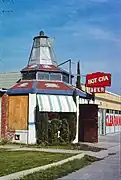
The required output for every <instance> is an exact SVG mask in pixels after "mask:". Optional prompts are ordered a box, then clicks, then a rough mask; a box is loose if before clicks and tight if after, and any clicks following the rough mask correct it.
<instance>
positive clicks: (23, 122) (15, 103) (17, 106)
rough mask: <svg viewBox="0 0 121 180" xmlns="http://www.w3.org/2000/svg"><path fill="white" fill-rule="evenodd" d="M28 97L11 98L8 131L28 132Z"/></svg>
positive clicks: (9, 101)
mask: <svg viewBox="0 0 121 180" xmlns="http://www.w3.org/2000/svg"><path fill="white" fill-rule="evenodd" d="M27 122H28V96H21V95H20V96H9V100H8V129H9V130H27Z"/></svg>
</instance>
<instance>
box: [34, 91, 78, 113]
mask: <svg viewBox="0 0 121 180" xmlns="http://www.w3.org/2000/svg"><path fill="white" fill-rule="evenodd" d="M37 100H38V106H39V111H41V112H76V105H75V103H74V101H73V97H72V96H63V95H45V94H37Z"/></svg>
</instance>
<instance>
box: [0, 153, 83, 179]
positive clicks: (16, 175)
mask: <svg viewBox="0 0 121 180" xmlns="http://www.w3.org/2000/svg"><path fill="white" fill-rule="evenodd" d="M84 156H85V154H84V153H82V154H78V155H75V156H72V157H69V158H67V159H64V160H61V161H58V162H55V163H52V164H47V165H44V166H40V167H36V168H31V169H28V170H24V171H20V172H16V173H12V174H9V175H6V176H1V177H0V180H13V179H14V180H15V179H20V178H22V177H23V176H26V175H28V174H32V173H34V172H38V171H40V170H46V169H48V168H51V167H54V166H59V165H62V164H64V163H67V162H68V161H73V160H74V159H82V158H83V157H84Z"/></svg>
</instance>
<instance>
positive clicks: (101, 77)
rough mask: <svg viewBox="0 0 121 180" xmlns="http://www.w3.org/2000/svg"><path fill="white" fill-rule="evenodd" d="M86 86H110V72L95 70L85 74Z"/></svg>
mask: <svg viewBox="0 0 121 180" xmlns="http://www.w3.org/2000/svg"><path fill="white" fill-rule="evenodd" d="M86 86H87V87H105V86H111V74H110V73H104V72H96V73H92V74H87V75H86Z"/></svg>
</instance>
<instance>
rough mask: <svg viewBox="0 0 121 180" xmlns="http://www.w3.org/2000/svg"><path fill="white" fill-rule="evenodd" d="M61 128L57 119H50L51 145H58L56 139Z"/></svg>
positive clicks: (57, 139)
mask: <svg viewBox="0 0 121 180" xmlns="http://www.w3.org/2000/svg"><path fill="white" fill-rule="evenodd" d="M60 127H61V121H60V120H59V119H52V120H51V126H50V131H51V142H52V144H53V145H57V144H59V138H58V131H60Z"/></svg>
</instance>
